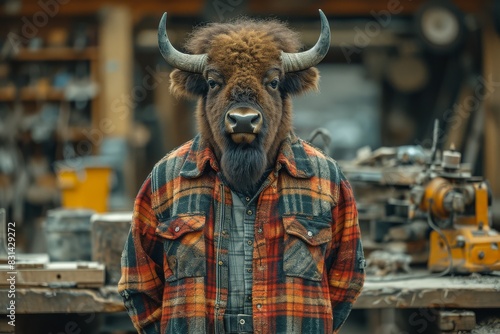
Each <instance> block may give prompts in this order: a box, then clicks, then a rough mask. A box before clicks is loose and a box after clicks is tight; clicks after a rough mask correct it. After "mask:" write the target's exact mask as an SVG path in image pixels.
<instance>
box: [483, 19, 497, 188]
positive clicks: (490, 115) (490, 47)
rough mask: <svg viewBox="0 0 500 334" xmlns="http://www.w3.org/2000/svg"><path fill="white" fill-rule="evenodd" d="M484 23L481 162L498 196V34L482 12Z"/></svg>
mask: <svg viewBox="0 0 500 334" xmlns="http://www.w3.org/2000/svg"><path fill="white" fill-rule="evenodd" d="M486 17H487V18H488V20H489V21H488V23H487V24H486V27H485V28H484V33H483V43H482V45H483V46H484V50H483V55H484V60H483V63H484V66H483V69H484V71H483V77H484V81H485V83H486V87H484V92H485V122H484V124H485V127H484V134H485V136H484V164H485V177H486V178H487V179H488V181H489V184H490V186H491V190H492V192H493V195H494V197H500V174H499V173H498V171H499V170H500V150H499V149H498V147H500V87H499V86H500V66H499V64H498V59H500V37H499V36H498V34H497V33H496V31H495V30H494V28H493V24H492V22H491V20H490V18H492V16H491V15H488V16H486Z"/></svg>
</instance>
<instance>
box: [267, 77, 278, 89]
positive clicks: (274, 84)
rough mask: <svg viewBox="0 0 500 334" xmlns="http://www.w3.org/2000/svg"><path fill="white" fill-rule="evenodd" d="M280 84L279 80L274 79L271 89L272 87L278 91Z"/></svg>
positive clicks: (270, 84)
mask: <svg viewBox="0 0 500 334" xmlns="http://www.w3.org/2000/svg"><path fill="white" fill-rule="evenodd" d="M279 83H280V82H279V80H278V79H274V80H273V81H271V82H269V87H271V88H272V89H276V88H278V85H279Z"/></svg>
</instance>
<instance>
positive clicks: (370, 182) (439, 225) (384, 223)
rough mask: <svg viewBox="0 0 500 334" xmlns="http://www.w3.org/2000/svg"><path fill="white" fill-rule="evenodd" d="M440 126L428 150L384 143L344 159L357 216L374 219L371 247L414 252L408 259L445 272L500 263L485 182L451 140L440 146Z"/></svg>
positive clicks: (496, 267) (498, 240)
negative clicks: (463, 161)
mask: <svg viewBox="0 0 500 334" xmlns="http://www.w3.org/2000/svg"><path fill="white" fill-rule="evenodd" d="M437 127H438V124H436V127H435V131H434V132H435V133H434V140H433V147H432V149H431V150H424V149H423V148H422V147H420V146H403V147H399V148H387V147H383V148H380V149H378V150H376V151H374V152H371V151H370V152H365V154H361V155H360V157H359V158H358V159H357V160H355V161H349V162H341V164H342V168H343V170H344V172H345V173H346V175H347V178H348V179H349V180H350V182H351V184H352V185H353V188H354V191H355V195H356V200H357V204H358V211H359V217H360V222H362V221H365V222H369V233H366V232H368V231H367V230H365V231H364V232H365V233H364V238H365V239H366V238H367V237H368V240H366V241H367V242H366V244H365V245H366V246H368V247H366V248H367V250H368V251H369V250H370V249H371V250H383V251H386V253H388V254H398V253H399V254H409V255H411V258H412V259H411V263H413V264H420V263H421V264H424V263H426V262H427V266H428V269H429V270H430V271H432V272H441V273H442V274H446V273H449V272H455V273H471V272H490V271H496V270H500V234H499V233H498V232H497V231H495V230H494V229H492V228H491V215H490V207H491V195H490V193H489V188H488V184H487V182H486V181H484V180H483V179H482V178H481V177H473V176H471V172H470V170H468V167H467V165H465V164H461V154H460V153H459V152H457V151H455V150H454V149H453V148H451V149H450V150H445V151H443V152H442V154H441V156H440V155H439V154H438V150H437V148H436V146H437V129H438V128H437ZM362 228H363V225H362ZM429 232H430V234H429Z"/></svg>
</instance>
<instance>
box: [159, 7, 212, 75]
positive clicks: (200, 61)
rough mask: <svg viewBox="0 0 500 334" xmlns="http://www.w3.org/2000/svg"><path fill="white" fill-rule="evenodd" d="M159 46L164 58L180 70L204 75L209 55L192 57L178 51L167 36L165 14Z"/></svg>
mask: <svg viewBox="0 0 500 334" xmlns="http://www.w3.org/2000/svg"><path fill="white" fill-rule="evenodd" d="M158 46H159V47H160V52H161V55H162V56H163V58H164V59H165V60H166V61H167V63H169V64H170V65H172V66H173V67H175V68H178V69H179V70H183V71H187V72H193V73H203V70H204V69H205V65H206V63H207V55H206V54H202V55H190V54H186V53H182V52H180V51H177V50H176V49H175V48H174V47H173V46H172V43H170V40H169V39H168V35H167V13H164V14H163V16H162V17H161V20H160V25H159V26H158Z"/></svg>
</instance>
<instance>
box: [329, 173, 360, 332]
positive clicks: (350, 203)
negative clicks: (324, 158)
mask: <svg viewBox="0 0 500 334" xmlns="http://www.w3.org/2000/svg"><path fill="white" fill-rule="evenodd" d="M337 187H338V191H337V193H338V202H337V205H336V206H335V208H333V210H332V216H333V226H332V229H333V240H332V242H333V249H332V250H331V251H332V253H331V254H332V256H333V261H332V262H330V263H331V266H330V268H329V277H328V279H329V284H330V299H331V302H332V308H333V325H334V326H333V327H334V331H333V333H334V334H337V333H338V332H339V330H340V328H341V327H342V325H343V324H344V322H345V320H346V319H347V317H348V316H349V313H350V312H351V309H352V305H353V303H354V302H355V301H356V299H357V298H358V296H359V294H360V293H361V289H362V288H363V284H364V280H365V272H364V267H365V260H364V254H363V247H362V245H361V234H360V229H359V224H358V212H357V209H356V202H355V200H354V195H353V192H352V188H351V185H350V184H349V182H348V181H347V180H346V179H345V177H344V176H343V175H341V181H340V183H339V184H338V185H337Z"/></svg>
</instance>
